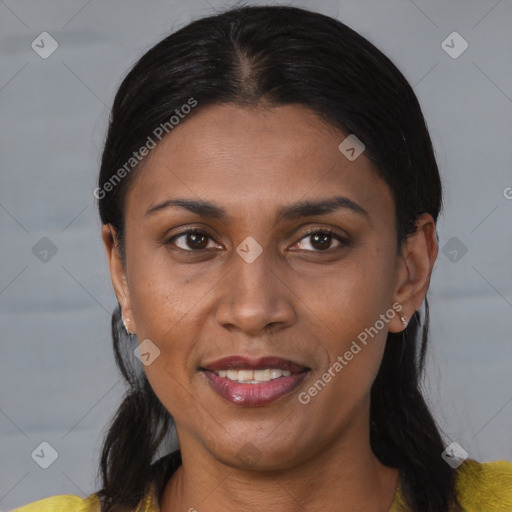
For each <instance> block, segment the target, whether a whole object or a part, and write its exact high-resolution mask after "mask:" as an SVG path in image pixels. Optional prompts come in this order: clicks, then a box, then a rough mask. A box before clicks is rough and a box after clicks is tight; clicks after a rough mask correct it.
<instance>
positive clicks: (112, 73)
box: [0, 0, 512, 510]
mask: <svg viewBox="0 0 512 512" xmlns="http://www.w3.org/2000/svg"><path fill="white" fill-rule="evenodd" d="M248 3H253V2H248ZM275 3H278V2H275ZM292 4H293V5H299V6H304V7H308V8H310V9H312V10H318V11H320V12H323V13H325V14H329V15H332V16H336V17H338V18H339V19H340V20H342V21H343V22H345V23H346V24H348V25H349V26H351V27H352V28H354V29H356V30H357V31H359V32H360V33H361V34H362V35H364V36H365V37H367V38H368V39H370V41H372V42H373V43H374V44H376V45H377V46H378V47H379V48H380V49H381V50H383V51H384V52H385V53H386V54H388V55H389V56H390V57H391V58H392V60H393V61H394V62H395V63H396V64H397V65H398V67H399V68H400V69H401V70H402V71H403V73H404V74H405V76H406V77H407V78H408V80H409V81H410V82H411V84H412V85H414V89H415V91H416V93H417V95H418V97H419V100H420V103H421V104H422V107H423V109H424V113H425V116H426V119H427V122H428V125H429V128H430V131H431V135H432V138H433V142H434V145H435V148H436V154H437V157H438V162H439V165H440V168H441V172H442V178H443V181H444V186H445V210H444V214H443V215H442V217H441V219H440V221H439V225H438V233H439V236H440V245H441V248H442V249H443V251H442V252H440V254H439V257H438V261H437V263H436V266H435V270H434V274H433V278H432V283H431V289H430V292H429V300H430V304H431V313H432V323H431V325H432V329H431V333H432V337H431V352H430V357H429V365H428V369H427V380H426V390H427V391H428V395H429V397H430V400H431V402H432V406H433V409H434V411H435V414H436V417H437V418H438V421H439V423H440V425H441V427H442V428H443V430H444V432H445V433H446V437H447V441H448V442H450V441H457V442H458V443H459V444H461V445H462V446H463V447H464V448H465V449H466V450H467V451H468V452H469V455H470V457H472V458H475V459H478V460H481V461H484V460H486V461H488V460H497V459H508V460H512V428H511V423H512V371H511V366H512V364H511V362H512V343H511V342H510V341H511V332H512V315H511V313H512V309H511V308H512V286H511V284H512V272H511V262H512V236H511V229H510V220H511V213H512V200H511V199H510V198H511V197H512V188H507V187H512V173H511V162H512V144H511V141H512V133H511V132H512V128H511V127H512V123H511V117H512V66H511V57H510V55H511V52H510V49H511V48H512V31H511V30H510V27H511V26H512V2H511V1H510V0H501V1H496V0H480V1H475V0H473V1H468V0H463V1H462V0H461V1H455V0H452V1H449V2H448V1H446V0H443V1H433V0H430V1H428V0H415V1H414V2H413V1H412V0H386V1H383V0H380V1H377V0H362V1H361V0H359V1H355V0H350V1H348V0H347V1H341V0H340V1H338V2H336V1H335V0H321V1H309V2H308V1H302V2H292ZM229 5H232V2H220V1H219V2H217V1H215V0H195V1H187V2H185V1H169V0H166V1H156V0H155V1H146V2H142V1H133V0H130V1H128V0H124V1H120V0H108V1H100V0H90V1H87V0H80V1H78V0H76V1H57V0H51V1H50V0H31V1H23V0H19V1H15V0H3V1H2V0H0V51H1V53H2V61H1V62H2V66H1V68H0V102H1V109H2V116H1V128H0V129H1V133H0V143H1V145H2V146H1V154H2V160H1V188H0V229H1V233H2V244H1V246H0V258H1V267H0V308H1V315H0V320H1V328H0V333H1V336H2V340H1V357H0V379H1V387H0V393H1V394H0V432H1V439H0V465H1V466H0V510H8V509H9V508H12V507H15V506H19V505H21V504H24V503H27V502H30V501H33V500H35V499H39V498H42V497H45V496H49V495H53V494H64V493H72V494H79V495H81V496H86V495H87V494H89V493H91V492H93V491H94V490H96V489H97V483H96V482H95V476H96V469H97V464H98V450H99V447H100V443H101V437H102V435H103V433H104V430H105V426H106V424H107V421H108V420H109V418H110V417H111V415H112V414H113V412H114V411H115V408H116V406H117V404H118V403H119V400H120V398H121V396H122V393H123V391H124V387H123V384H122V382H121V381H120V377H119V375H118V373H117V370H116V369H115V365H114V361H113V355H112V352H111V341H110V313H111V311H112V308H113V307H114V305H115V301H114V295H113V292H112V290H111V285H110V278H109V276H108V273H107V266H106V261H105V257H104V252H103V247H102V245H101V239H100V227H101V226H100V223H99V220H98V216H97V213H96V210H95V203H94V198H93V195H92V191H93V189H94V187H95V179H96V174H97V170H98V164H99V158H100V152H101V147H102V141H103V137H104V133H105V128H106V122H107V117H108V113H109V106H110V104H111V102H112V99H113V95H114V94H115V91H116V88H117V86H118V85H119V83H120V80H121V78H122V77H123V75H124V74H125V72H126V71H127V69H128V68H129V66H131V65H132V64H133V63H134V61H135V60H136V59H137V58H138V57H139V56H140V55H142V53H143V52H144V51H145V50H147V49H148V48H149V47H150V46H151V45H153V44H154V43H155V42H157V41H158V40H160V39H161V38H163V37H164V36H165V35H167V34H168V33H169V32H171V31H172V30H175V29H177V28H179V27H181V26H182V25H184V24H186V23H187V22H188V21H190V20H192V19H196V18H198V17H201V16H204V15H207V14H210V13H213V12H214V10H215V9H216V8H217V9H218V8H222V7H227V6H229ZM43 31H47V32H49V33H50V34H51V35H52V36H53V37H54V38H55V40H56V41H57V42H58V45H59V46H58V49H57V50H56V51H55V53H53V54H52V55H51V56H50V57H49V58H47V59H43V58H41V57H40V56H39V55H38V54H37V53H36V52H35V51H34V50H33V49H32V48H31V42H32V41H33V40H35V39H36V37H37V36H38V35H39V34H40V33H41V32H43ZM453 31H457V32H459V33H460V34H461V35H462V37H463V38H464V39H465V40H466V41H467V42H468V43H469V47H468V49H467V50H466V51H465V52H464V53H463V54H462V55H460V56H459V57H458V58H456V59H454V58H452V57H450V56H449V55H448V54H447V53H446V52H445V50H444V49H443V48H442V46H441V43H442V41H443V40H445V38H446V37H447V36H448V35H449V34H451V33H452V32H453ZM38 40H39V39H38ZM36 42H37V40H36ZM448 44H450V45H452V43H451V42H450V43H448ZM453 45H455V50H457V49H458V48H460V46H458V45H459V43H453ZM453 45H452V46H453ZM46 48H48V46H47V45H46ZM507 196H508V198H507ZM43 237H46V238H48V239H49V240H51V242H52V244H54V246H55V249H56V250H57V252H56V253H55V254H52V252H51V250H50V251H49V252H48V254H46V255H45V254H44V252H41V251H43V250H44V249H45V248H46V250H48V242H47V241H44V240H43V241H42V242H39V241H40V240H41V239H42V238H43ZM38 242H39V245H36V244H37V243H38ZM41 244H42V245H41ZM45 244H46V245H45ZM447 244H448V245H447ZM34 246H36V249H33V247H34ZM465 248H466V249H467V253H465V254H463V252H464V250H465ZM454 251H455V252H454ZM34 253H35V254H34ZM45 258H46V261H44V260H45ZM41 442H47V443H49V444H50V445H51V446H52V447H53V448H54V449H55V450H56V452H57V454H58V458H57V459H56V460H55V462H54V463H53V464H52V465H51V466H50V467H49V468H48V469H42V468H41V467H40V466H39V465H38V464H37V463H36V462H35V460H33V458H32V457H31V453H32V452H33V451H34V450H35V449H36V448H37V447H38V446H39V445H40V443H41ZM36 453H40V449H39V452H36ZM49 453H50V452H49V451H48V450H46V452H45V457H49V455H48V454H49ZM42 458H44V457H40V459H39V460H41V459H42ZM47 462H48V459H47Z"/></svg>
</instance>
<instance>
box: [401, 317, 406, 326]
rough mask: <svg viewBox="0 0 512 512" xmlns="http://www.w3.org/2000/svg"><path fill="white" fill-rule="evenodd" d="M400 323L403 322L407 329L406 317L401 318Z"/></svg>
mask: <svg viewBox="0 0 512 512" xmlns="http://www.w3.org/2000/svg"><path fill="white" fill-rule="evenodd" d="M400 321H401V322H402V324H403V326H404V327H407V317H406V316H405V315H401V316H400Z"/></svg>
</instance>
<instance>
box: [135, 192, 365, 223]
mask: <svg viewBox="0 0 512 512" xmlns="http://www.w3.org/2000/svg"><path fill="white" fill-rule="evenodd" d="M171 207H180V208H185V209H186V210H188V211H190V212H192V213H195V214H197V215H200V216H202V217H209V218H213V219H219V220H223V221H228V220H229V219H230V218H231V216H230V215H229V214H228V213H227V212H226V211H225V210H223V209H222V208H221V207H220V206H217V205H215V204H214V203H211V202H208V201H203V200H193V199H181V198H176V199H166V200H164V201H162V202H160V203H158V204H156V205H154V206H151V207H150V208H149V209H148V210H147V211H146V213H145V216H146V217H147V216H151V215H155V214H157V213H159V212H161V211H163V210H166V209H168V208H171ZM342 208H343V209H347V210H350V211H352V212H354V213H357V214H358V215H361V216H362V217H366V219H367V220H369V219H370V215H369V213H368V212H367V211H366V210H365V209H364V208H363V207H362V206H360V205H359V204H357V203H356V202H354V201H352V200H351V199H349V198H348V197H343V196H334V197H331V198H328V199H320V200H311V201H299V202H298V203H293V204H290V205H286V206H284V207H282V208H281V209H280V210H278V212H277V216H276V221H277V222H280V221H284V220H293V219H297V218H301V217H312V216H314V215H322V214H326V213H331V212H334V211H336V210H339V209H342Z"/></svg>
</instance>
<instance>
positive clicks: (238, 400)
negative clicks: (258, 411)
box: [199, 356, 311, 407]
mask: <svg viewBox="0 0 512 512" xmlns="http://www.w3.org/2000/svg"><path fill="white" fill-rule="evenodd" d="M310 370H311V369H310V368H308V367H306V366H302V365H300V364H297V363H295V362H293V361H290V360H288V359H282V358H280V357H262V358H260V359H250V358H247V357H244V356H231V357H225V358H222V359H218V360H217V361H214V362H212V363H210V364H206V365H204V366H202V367H200V368H199V371H201V372H202V373H203V374H204V375H205V376H206V378H207V380H208V383H209V384H210V387H211V388H212V389H213V391H215V392H216V393H217V394H218V395H220V396H221V397H222V398H224V399H225V400H227V401H228V402H230V403H232V404H234V405H243V406H252V407H256V406H263V405H268V404H271V403H273V402H275V401H277V400H279V399H281V398H283V397H284V396H286V395H289V394H290V393H292V392H293V391H294V390H295V389H296V388H297V387H298V386H299V385H300V384H301V382H302V381H303V380H304V378H305V377H306V375H307V374H308V372H309V371H310Z"/></svg>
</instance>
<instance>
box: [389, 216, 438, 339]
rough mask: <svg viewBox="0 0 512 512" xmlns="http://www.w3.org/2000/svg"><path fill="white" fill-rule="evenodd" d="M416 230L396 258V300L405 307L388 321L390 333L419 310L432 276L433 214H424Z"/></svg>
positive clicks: (400, 328)
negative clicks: (402, 319) (403, 319)
mask: <svg viewBox="0 0 512 512" xmlns="http://www.w3.org/2000/svg"><path fill="white" fill-rule="evenodd" d="M416 227H417V229H416V231H415V232H414V233H412V234H411V235H409V236H408V237H407V239H406V240H405V242H404V244H403V247H402V250H401V254H400V255H399V256H398V260H397V270H396V281H395V291H394V300H395V301H396V302H398V303H399V304H401V305H402V309H401V310H400V311H399V312H398V314H397V315H395V317H394V318H393V319H392V320H391V321H390V323H389V331H390V332H401V331H403V330H404V329H405V328H406V326H407V325H404V323H403V322H402V321H401V318H402V317H405V320H406V322H409V320H410V319H411V317H412V316H413V315H414V313H415V312H416V311H417V310H418V309H420V307H421V305H422V303H423V301H424V299H425V296H426V294H427V290H428V287H429V284H430V276H431V274H432V269H433V267H434V263H435V261H436V258H437V253H438V251H439V246H438V243H437V233H436V225H435V222H434V219H433V218H432V215H430V214H429V213H423V214H421V215H420V216H419V217H418V220H417V221H416Z"/></svg>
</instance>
